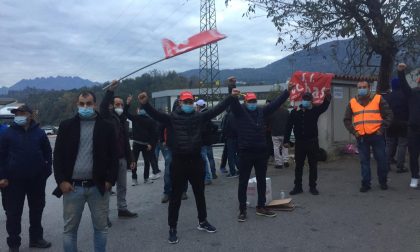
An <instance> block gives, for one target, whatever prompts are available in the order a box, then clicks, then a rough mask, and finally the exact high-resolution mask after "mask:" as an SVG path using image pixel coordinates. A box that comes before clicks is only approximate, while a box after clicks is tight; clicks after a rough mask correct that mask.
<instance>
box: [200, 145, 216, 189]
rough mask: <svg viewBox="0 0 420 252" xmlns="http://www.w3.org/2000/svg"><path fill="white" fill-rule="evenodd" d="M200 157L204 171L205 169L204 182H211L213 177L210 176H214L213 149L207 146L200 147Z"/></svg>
mask: <svg viewBox="0 0 420 252" xmlns="http://www.w3.org/2000/svg"><path fill="white" fill-rule="evenodd" d="M201 157H202V158H203V161H204V167H205V168H204V169H205V171H206V172H205V178H204V179H205V181H211V180H212V178H213V176H212V174H216V164H215V162H214V156H213V147H212V146H211V145H209V146H202V147H201Z"/></svg>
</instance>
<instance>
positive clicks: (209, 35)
mask: <svg viewBox="0 0 420 252" xmlns="http://www.w3.org/2000/svg"><path fill="white" fill-rule="evenodd" d="M224 38H226V35H224V34H221V33H219V32H218V31H216V30H208V31H203V32H200V33H198V34H195V35H194V36H192V37H190V38H188V40H187V41H186V42H185V43H181V44H178V45H177V44H175V43H174V42H173V41H171V40H169V39H162V45H163V50H164V51H165V58H166V59H167V58H172V57H175V56H177V55H180V54H183V53H186V52H189V51H192V50H194V49H197V48H199V47H202V46H205V45H208V44H211V43H215V42H217V41H219V40H222V39H224Z"/></svg>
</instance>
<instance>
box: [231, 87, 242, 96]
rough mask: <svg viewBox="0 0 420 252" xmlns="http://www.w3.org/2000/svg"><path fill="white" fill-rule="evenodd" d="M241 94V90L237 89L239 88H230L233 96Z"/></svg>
mask: <svg viewBox="0 0 420 252" xmlns="http://www.w3.org/2000/svg"><path fill="white" fill-rule="evenodd" d="M240 94H241V91H239V89H237V88H234V89H232V95H233V96H235V97H238V96H239V95H240Z"/></svg>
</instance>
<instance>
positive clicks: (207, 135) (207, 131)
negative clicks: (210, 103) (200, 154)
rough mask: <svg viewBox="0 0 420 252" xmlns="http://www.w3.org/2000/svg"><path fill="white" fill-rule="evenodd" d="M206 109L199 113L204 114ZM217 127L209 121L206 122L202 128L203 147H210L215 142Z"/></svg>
mask: <svg viewBox="0 0 420 252" xmlns="http://www.w3.org/2000/svg"><path fill="white" fill-rule="evenodd" d="M207 110H208V109H207V108H204V109H202V110H201V111H200V113H204V112H206V111H207ZM218 128H219V127H218V126H217V125H216V124H214V123H213V122H212V121H211V120H209V121H207V122H206V123H205V124H204V126H203V145H204V146H210V145H212V144H215V143H216V142H217V130H218Z"/></svg>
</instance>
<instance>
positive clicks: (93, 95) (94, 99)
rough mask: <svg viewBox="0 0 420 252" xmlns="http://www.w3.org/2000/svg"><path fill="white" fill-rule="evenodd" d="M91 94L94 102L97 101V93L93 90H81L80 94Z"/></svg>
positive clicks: (84, 95)
mask: <svg viewBox="0 0 420 252" xmlns="http://www.w3.org/2000/svg"><path fill="white" fill-rule="evenodd" d="M89 95H91V96H92V97H93V102H95V103H96V95H95V94H94V93H93V92H92V91H88V90H85V91H82V92H80V94H79V96H81V97H88V96H89ZM79 96H78V97H79Z"/></svg>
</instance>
